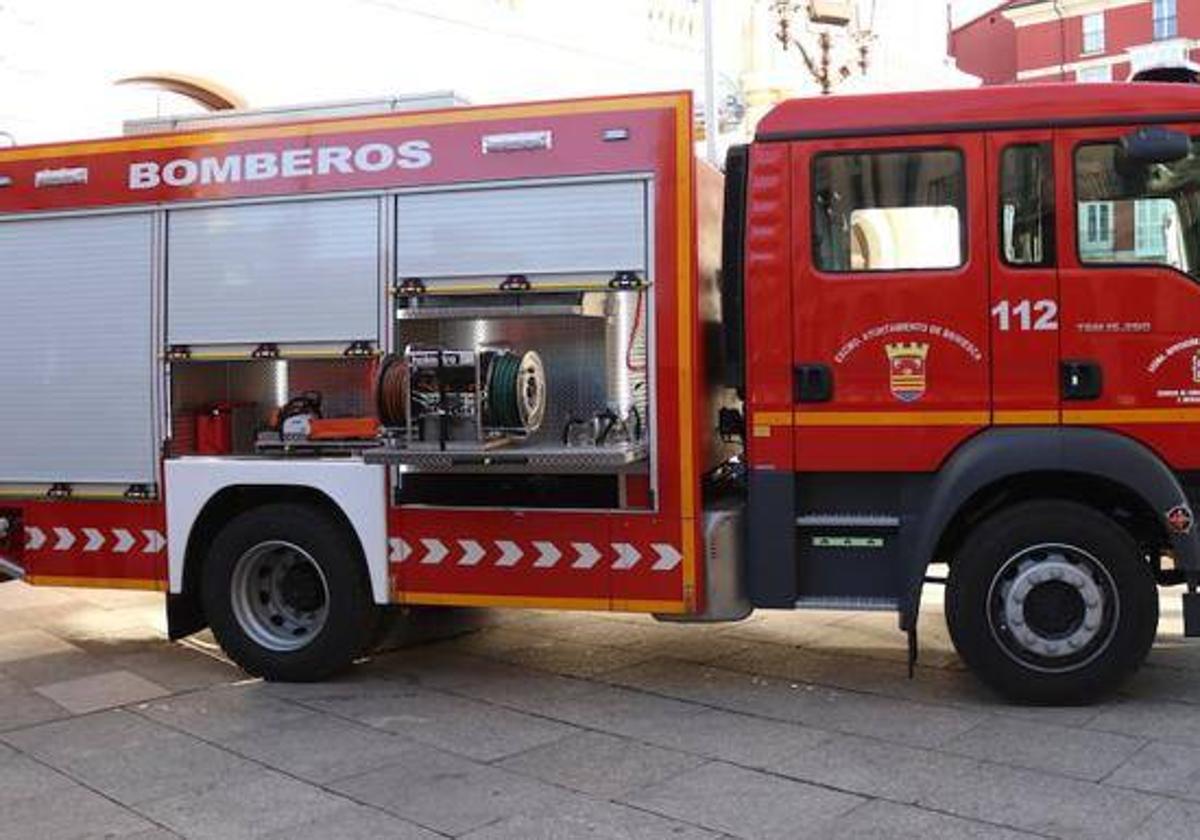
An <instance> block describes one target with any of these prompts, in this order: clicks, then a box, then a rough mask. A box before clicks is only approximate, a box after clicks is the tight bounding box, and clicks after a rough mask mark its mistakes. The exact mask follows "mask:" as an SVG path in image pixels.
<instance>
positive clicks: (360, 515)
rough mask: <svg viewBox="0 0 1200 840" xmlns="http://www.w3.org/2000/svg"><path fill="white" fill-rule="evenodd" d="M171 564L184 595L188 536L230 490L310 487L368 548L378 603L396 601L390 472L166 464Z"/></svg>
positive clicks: (196, 461)
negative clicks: (391, 567)
mask: <svg viewBox="0 0 1200 840" xmlns="http://www.w3.org/2000/svg"><path fill="white" fill-rule="evenodd" d="M165 469H166V476H165V479H166V480H165V482H164V484H165V485H166V502H167V563H168V572H169V581H170V591H171V592H173V593H179V592H182V591H183V562H184V555H185V554H186V553H187V544H188V537H189V536H190V535H191V532H192V526H193V525H194V524H195V522H196V519H197V518H198V517H199V516H200V511H202V510H203V509H204V506H205V505H206V504H208V502H209V500H211V499H212V498H213V496H215V495H216V494H217V493H219V492H221V491H222V490H224V489H225V488H226V487H233V486H236V485H250V486H254V485H269V484H276V485H286V486H289V487H307V488H311V489H313V490H317V491H319V492H321V493H324V494H325V495H326V496H328V497H329V498H330V499H331V500H332V501H333V503H334V504H335V505H337V506H338V507H339V508H340V509H341V511H342V513H343V514H345V516H346V519H348V520H349V521H350V524H351V526H353V528H354V532H355V533H356V534H357V535H358V539H359V542H360V543H362V548H363V554H364V555H365V556H366V558H367V571H368V573H369V574H370V578H371V592H372V594H373V595H374V597H375V602H376V603H377V604H386V603H388V601H390V600H391V599H390V591H389V587H388V544H387V523H386V507H387V505H386V499H387V495H386V493H387V490H386V486H385V475H384V470H385V469H386V467H383V466H375V465H371V464H363V463H361V462H356V461H333V460H319V459H313V460H303V461H301V460H296V461H269V460H261V461H259V460H253V459H237V458H179V459H175V460H170V461H167V462H166V465H165Z"/></svg>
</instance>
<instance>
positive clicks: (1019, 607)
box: [1004, 554, 1104, 658]
mask: <svg viewBox="0 0 1200 840" xmlns="http://www.w3.org/2000/svg"><path fill="white" fill-rule="evenodd" d="M1103 604H1104V595H1103V593H1102V592H1101V591H1100V587H1099V586H1097V585H1096V581H1095V580H1094V579H1093V578H1092V576H1091V575H1090V574H1088V573H1087V572H1086V571H1084V570H1083V569H1082V568H1080V567H1079V566H1076V565H1075V564H1073V563H1072V562H1071V561H1069V560H1068V559H1067V558H1066V557H1065V556H1064V555H1062V554H1050V555H1048V556H1047V557H1046V558H1045V559H1044V560H1042V561H1041V562H1028V563H1027V564H1025V567H1024V569H1022V570H1021V571H1020V572H1019V573H1018V574H1017V576H1016V578H1015V579H1014V580H1013V582H1012V584H1011V585H1010V586H1009V587H1008V591H1007V593H1006V594H1005V596H1004V614H1005V618H1007V619H1008V627H1009V630H1010V631H1011V632H1012V635H1013V636H1014V637H1015V638H1016V640H1017V641H1018V642H1019V643H1020V644H1021V645H1023V646H1024V647H1025V648H1026V649H1028V650H1030V651H1032V652H1034V653H1036V654H1038V655H1040V656H1047V657H1051V658H1058V657H1063V656H1069V655H1070V654H1072V653H1075V652H1077V651H1079V650H1081V649H1082V648H1083V647H1084V646H1085V645H1087V644H1088V643H1089V642H1091V641H1093V640H1094V639H1095V638H1096V635H1097V633H1099V631H1100V625H1101V618H1102V613H1103Z"/></svg>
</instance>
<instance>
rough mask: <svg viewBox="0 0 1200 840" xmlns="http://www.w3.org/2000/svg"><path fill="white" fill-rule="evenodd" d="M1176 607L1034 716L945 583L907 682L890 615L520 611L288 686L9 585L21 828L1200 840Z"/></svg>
mask: <svg viewBox="0 0 1200 840" xmlns="http://www.w3.org/2000/svg"><path fill="white" fill-rule="evenodd" d="M935 594H936V593H935ZM1178 605H1179V600H1178V597H1177V596H1176V595H1174V594H1171V595H1170V596H1169V597H1167V598H1165V599H1164V600H1163V611H1164V620H1163V627H1162V630H1161V632H1160V636H1159V640H1158V644H1157V645H1156V647H1155V650H1154V652H1153V654H1152V657H1151V664H1150V665H1149V666H1148V667H1147V668H1145V669H1144V670H1143V671H1142V673H1141V674H1140V675H1139V676H1138V677H1137V678H1136V679H1135V681H1134V682H1132V684H1130V685H1129V687H1128V689H1127V691H1126V692H1125V693H1124V694H1123V695H1122V696H1120V697H1118V698H1116V699H1114V700H1111V701H1109V702H1107V703H1105V704H1103V705H1100V706H1096V707H1091V708H1069V709H1031V708H1019V707H1012V706H1007V705H1004V704H1003V703H1001V702H999V701H998V700H997V699H996V698H994V697H992V696H991V695H989V694H988V693H987V692H986V691H985V690H983V689H982V688H980V687H979V686H978V685H977V684H976V683H975V682H974V681H973V680H972V679H971V677H970V676H969V675H968V674H966V673H965V672H964V671H963V670H962V667H961V665H960V664H959V663H958V660H957V659H956V657H955V656H954V653H953V651H952V649H951V647H950V645H949V642H948V640H947V638H946V633H945V628H944V625H943V623H942V620H941V615H940V604H938V603H936V602H935V601H931V602H930V603H929V604H928V605H927V606H926V610H925V617H924V618H923V627H922V666H921V667H920V668H919V669H918V674H917V678H916V679H915V680H911V681H910V680H908V679H906V678H905V668H904V639H903V637H902V636H901V635H900V634H899V633H898V632H896V631H895V629H894V626H893V625H894V619H893V618H892V617H890V616H882V615H861V614H857V615H856V614H845V613H804V614H791V613H788V614H760V615H757V616H755V617H754V618H752V619H750V620H748V621H746V622H743V623H740V624H736V625H718V626H692V627H688V626H677V625H661V624H657V623H655V622H653V621H652V620H650V619H647V618H641V617H631V616H604V615H596V614H565V613H541V612H534V613H528V612H510V613H503V614H497V615H495V616H494V617H493V616H489V623H487V624H486V626H485V627H484V628H483V629H477V630H475V631H473V632H468V633H465V634H461V635H457V636H454V637H453V638H449V639H443V640H440V641H432V642H428V643H425V644H421V645H417V646H414V647H408V648H406V649H403V650H399V651H396V652H393V653H389V654H385V655H381V656H377V657H375V658H374V659H373V660H372V661H370V662H366V663H363V664H362V665H360V666H359V667H357V668H356V669H355V670H354V671H353V673H351V674H349V675H347V676H346V677H344V678H342V679H340V680H337V681H334V682H330V683H326V684H321V685H278V684H276V685H271V684H265V683H262V682H259V681H257V680H250V679H247V678H246V677H245V675H244V674H242V673H240V672H239V671H238V670H237V669H236V668H234V667H232V666H231V665H229V664H228V663H227V662H226V661H224V660H223V659H222V658H221V656H220V653H219V652H218V651H217V650H216V649H215V648H214V646H213V643H212V640H211V638H209V637H207V636H199V637H197V638H195V639H192V640H189V641H187V642H186V643H183V644H175V645H172V644H168V643H166V642H165V641H164V640H163V628H162V626H161V624H162V603H161V596H157V595H144V594H137V593H124V592H90V591H84V590H74V591H72V590H53V589H33V588H30V587H27V586H25V585H23V584H20V583H4V584H0V840H2V839H3V838H18V840H28V838H36V840H58V839H59V838H100V837H111V838H139V840H157V838H170V837H177V836H183V837H196V838H220V840H234V838H241V837H266V838H292V840H305V838H321V839H322V840H325V839H326V838H329V840H334V839H336V840H356V838H370V840H382V838H414V840H415V838H434V837H439V836H454V837H458V836H466V837H470V838H480V839H481V840H482V838H488V840H500V839H501V838H512V840H537V839H538V838H575V837H587V838H626V839H631V838H659V837H662V838H672V840H691V838H713V837H740V838H776V837H778V838H836V840H845V839H846V838H894V837H900V838H922V840H938V838H959V837H965V838H981V839H982V838H988V840H990V838H997V839H999V838H1019V837H1063V838H1092V837H1097V838H1138V839H1139V840H1150V838H1173V839H1174V838H1190V837H1200V644H1195V643H1193V644H1190V645H1189V644H1187V643H1185V642H1184V641H1183V640H1182V639H1181V638H1180V631H1181V627H1180V624H1181V622H1180V617H1179V613H1178ZM493 619H494V620H493Z"/></svg>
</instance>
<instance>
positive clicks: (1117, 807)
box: [916, 763, 1164, 840]
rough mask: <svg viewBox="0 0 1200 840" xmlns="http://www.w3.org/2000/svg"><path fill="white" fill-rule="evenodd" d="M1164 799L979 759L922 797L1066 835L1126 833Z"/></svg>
mask: <svg viewBox="0 0 1200 840" xmlns="http://www.w3.org/2000/svg"><path fill="white" fill-rule="evenodd" d="M1163 802H1164V800H1162V799H1158V798H1155V797H1152V796H1149V795H1146V794H1142V793H1135V792H1131V791H1125V790H1119V789H1117V788H1113V787H1108V786H1105V785H1099V784H1095V783H1092V782H1081V781H1077V780H1075V779H1068V778H1065V777H1063V776H1054V775H1050V774H1047V773H1039V772H1036V771H1033V770H1019V769H1015V768H1010V767H1003V766H1000V765H995V764H986V763H979V764H977V765H976V766H975V767H974V768H973V769H972V770H970V771H966V772H963V773H962V774H959V775H957V776H952V777H950V778H948V779H947V780H946V782H945V784H943V785H940V786H938V787H935V788H932V789H930V790H929V791H927V792H926V793H925V794H924V795H923V796H922V797H921V798H920V800H919V801H918V802H917V803H916V804H918V805H921V806H926V807H932V808H934V809H936V810H940V811H944V812H947V813H951V814H954V815H956V816H960V817H964V818H966V819H973V820H979V821H983V822H989V823H995V824H997V825H1006V826H1010V827H1012V828H1017V829H1021V830H1024V831H1029V832H1033V833H1039V834H1047V835H1050V836H1053V837H1062V838H1113V839H1114V840H1116V839H1117V838H1122V839H1123V838H1126V837H1128V836H1129V835H1130V834H1131V833H1132V832H1133V831H1134V830H1135V829H1136V828H1137V827H1138V826H1139V825H1141V824H1142V823H1143V822H1144V821H1145V820H1146V819H1147V818H1149V816H1150V815H1151V814H1152V813H1154V811H1155V810H1157V809H1158V808H1159V807H1161V806H1162V804H1163Z"/></svg>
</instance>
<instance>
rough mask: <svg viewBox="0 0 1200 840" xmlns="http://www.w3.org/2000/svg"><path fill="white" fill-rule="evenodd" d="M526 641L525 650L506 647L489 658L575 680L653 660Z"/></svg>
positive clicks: (629, 652) (613, 650)
mask: <svg viewBox="0 0 1200 840" xmlns="http://www.w3.org/2000/svg"><path fill="white" fill-rule="evenodd" d="M525 641H526V645H525V646H523V647H512V648H507V647H506V648H503V649H501V650H497V651H495V652H489V653H487V655H489V656H494V657H495V658H497V659H500V660H502V661H504V662H512V663H514V664H517V665H527V666H529V667H530V668H536V669H538V670H542V671H550V672H552V673H556V674H566V675H569V676H575V677H591V676H595V675H597V674H603V673H605V672H606V671H615V670H616V669H618V668H624V667H627V666H629V665H632V664H634V663H637V662H645V661H646V660H647V659H651V658H652V657H653V654H652V653H648V652H646V651H644V650H638V649H631V648H618V647H603V646H597V645H587V644H581V643H579V642H568V641H564V640H562V639H554V638H548V637H541V638H538V639H536V640H533V639H529V638H526V640H525Z"/></svg>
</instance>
